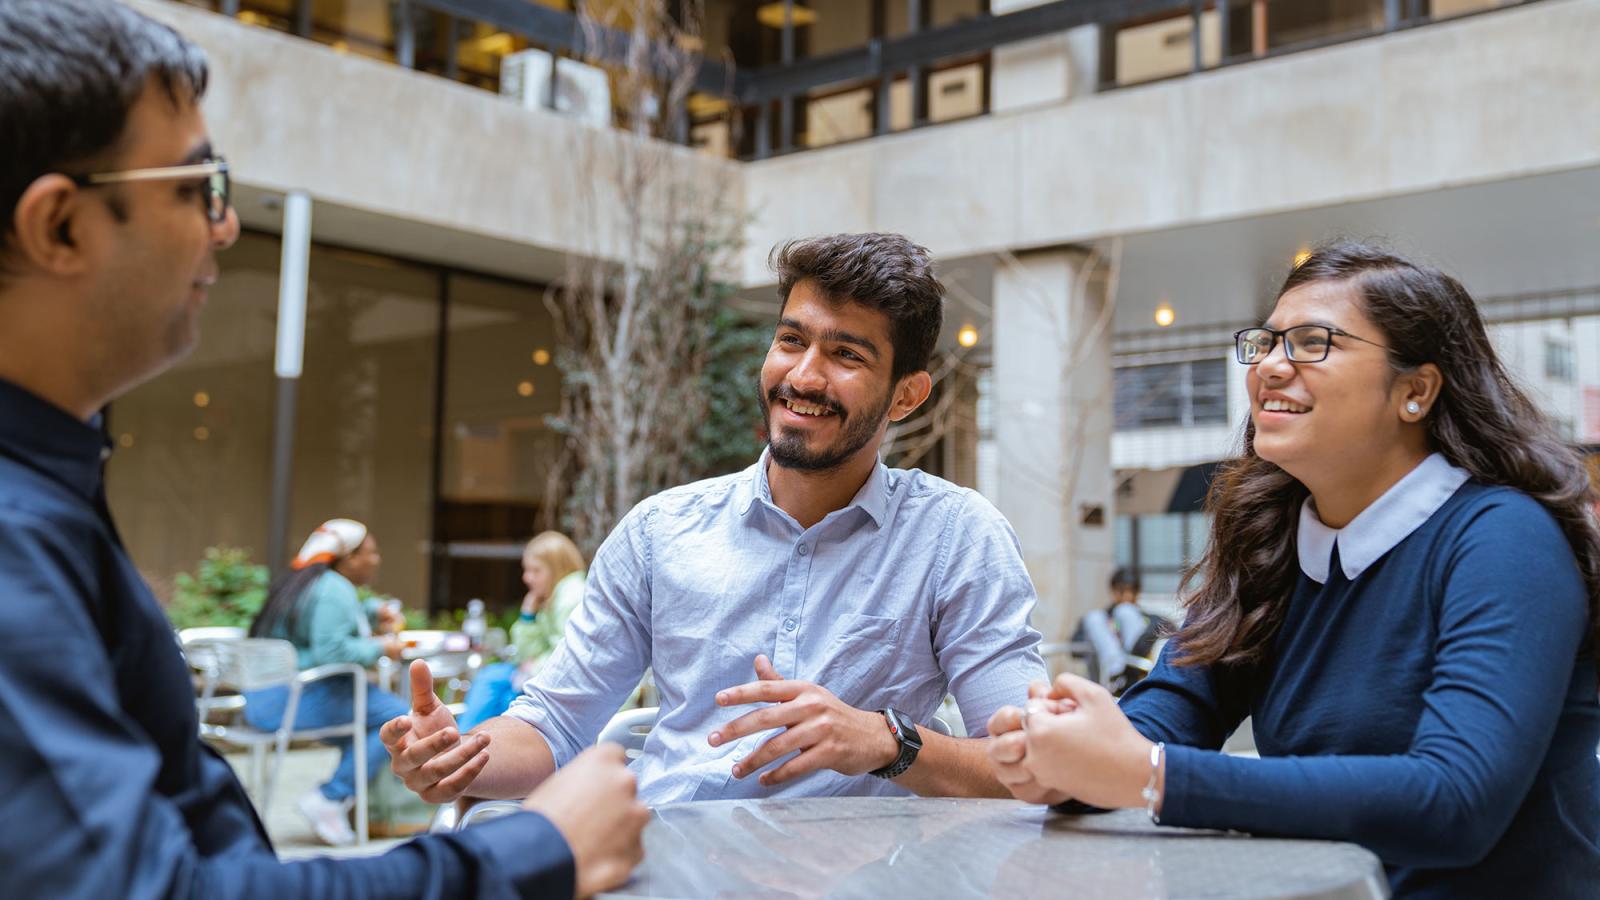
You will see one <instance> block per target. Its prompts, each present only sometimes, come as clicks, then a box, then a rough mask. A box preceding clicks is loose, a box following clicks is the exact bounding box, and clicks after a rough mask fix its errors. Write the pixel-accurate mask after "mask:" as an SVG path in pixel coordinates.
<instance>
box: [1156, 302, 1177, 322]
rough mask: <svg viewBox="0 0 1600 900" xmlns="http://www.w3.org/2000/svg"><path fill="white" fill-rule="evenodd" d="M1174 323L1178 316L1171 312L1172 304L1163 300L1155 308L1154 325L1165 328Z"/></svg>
mask: <svg viewBox="0 0 1600 900" xmlns="http://www.w3.org/2000/svg"><path fill="white" fill-rule="evenodd" d="M1176 321H1178V314H1177V313H1176V312H1174V311H1173V309H1172V304H1170V303H1168V302H1166V301H1165V300H1163V301H1161V305H1160V306H1158V307H1156V324H1157V325H1159V326H1161V327H1162V328H1165V327H1167V326H1168V325H1171V324H1172V323H1173V322H1176Z"/></svg>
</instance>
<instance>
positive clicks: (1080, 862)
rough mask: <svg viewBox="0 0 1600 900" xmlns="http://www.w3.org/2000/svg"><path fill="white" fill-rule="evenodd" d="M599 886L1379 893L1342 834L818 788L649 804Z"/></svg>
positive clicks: (1374, 869) (646, 892)
mask: <svg viewBox="0 0 1600 900" xmlns="http://www.w3.org/2000/svg"><path fill="white" fill-rule="evenodd" d="M644 844H645V861H644V864H643V865H642V866H641V867H640V868H639V869H638V871H637V872H635V873H634V876H633V879H632V880H631V881H630V882H629V883H628V884H627V885H625V886H624V887H622V888H620V889H619V890H617V891H615V892H613V893H611V894H607V895H605V896H609V897H774V898H775V897H861V898H872V900H883V898H945V897H990V896H993V897H1118V898H1123V897H1162V898H1180V897H1229V898H1232V897H1299V898H1330V900H1331V898H1369V897H1387V896H1388V883H1387V881H1386V880H1385V879H1384V874H1383V868H1382V865H1381V864H1380V863H1379V862H1378V858H1377V857H1376V856H1374V855H1373V854H1372V853H1371V852H1370V851H1367V850H1364V849H1362V848H1361V847H1358V846H1355V845H1354V844H1342V843H1334V842H1329V841H1299V840H1284V839H1277V838H1264V837H1250V836H1247V835H1241V834H1236V833H1227V832H1217V831H1198V830H1190V829H1179V828H1167V827H1161V828H1158V827H1157V826H1155V825H1153V824H1151V822H1150V819H1149V817H1148V816H1146V815H1145V813H1144V812H1143V811H1142V810H1119V811H1117V812H1112V813H1105V814H1101V815H1086V816H1065V815H1058V814H1055V813H1051V812H1049V811H1048V810H1047V809H1045V808H1044V807H1042V806H1030V805H1026V804H1022V803H1018V802H1016V801H1013V800H953V799H923V798H900V797H828V798H806V799H797V800H759V801H752V800H714V801H702V802H697V803H680V804H673V805H669V806H663V807H659V808H657V809H656V810H655V812H654V817H653V818H652V820H651V822H650V824H649V826H648V827H647V828H646V829H645V833H644Z"/></svg>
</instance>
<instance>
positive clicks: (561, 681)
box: [506, 500, 654, 766]
mask: <svg viewBox="0 0 1600 900" xmlns="http://www.w3.org/2000/svg"><path fill="white" fill-rule="evenodd" d="M653 509H654V507H653V506H652V501H650V500H646V501H644V502H642V503H640V504H639V505H638V506H636V507H634V508H633V510H632V511H631V512H629V513H628V515H627V516H625V517H624V518H623V520H622V522H621V524H619V525H617V527H616V529H615V530H613V531H612V532H611V534H610V536H609V537H607V538H606V540H605V543H603V544H601V545H600V550H599V552H597V553H596V554H595V558H594V564H593V565H592V566H590V568H589V578H588V582H587V584H586V585H585V590H584V595H583V602H582V603H581V604H580V605H579V606H578V608H577V610H575V611H574V612H573V613H572V618H571V619H570V620H568V622H567V628H566V633H565V634H564V635H563V636H562V639H561V643H560V644H559V645H558V646H557V647H556V650H555V652H554V653H552V654H551V655H550V660H549V662H547V663H545V665H544V666H543V668H541V669H540V670H539V672H538V674H536V675H535V676H534V677H533V678H530V679H528V683H527V685H526V686H524V688H523V692H522V695H521V696H519V697H518V698H517V699H516V700H515V701H514V702H513V703H512V704H511V708H510V709H509V710H507V712H506V715H508V716H511V717H513V718H517V719H521V720H522V721H524V722H527V723H528V724H530V725H532V726H533V727H534V728H536V729H538V731H539V733H540V735H542V736H543V737H544V739H545V742H546V743H547V744H549V745H550V752H551V754H552V755H553V756H554V758H555V762H556V765H557V766H564V765H566V764H567V763H568V762H570V761H571V760H572V758H573V757H574V756H576V755H578V753H579V752H581V751H582V750H583V748H584V747H586V746H588V745H589V744H590V743H592V742H593V741H594V739H595V736H596V735H598V734H599V733H600V729H602V728H604V727H605V724H606V722H607V721H608V720H609V719H610V718H611V716H612V715H613V714H615V713H616V711H617V710H618V709H620V708H621V707H622V702H623V700H624V699H625V698H626V697H627V695H628V694H629V692H631V691H632V690H633V689H634V687H636V686H637V685H638V684H639V679H640V678H641V677H643V675H644V670H645V669H646V668H648V667H649V665H650V601H651V598H650V521H651V513H652V510H653Z"/></svg>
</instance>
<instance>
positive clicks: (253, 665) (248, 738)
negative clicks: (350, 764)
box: [191, 638, 367, 844]
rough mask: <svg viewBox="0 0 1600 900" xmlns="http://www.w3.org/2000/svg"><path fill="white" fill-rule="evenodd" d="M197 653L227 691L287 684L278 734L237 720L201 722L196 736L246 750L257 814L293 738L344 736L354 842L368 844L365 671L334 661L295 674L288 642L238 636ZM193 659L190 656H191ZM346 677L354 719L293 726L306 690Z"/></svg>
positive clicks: (213, 642)
mask: <svg viewBox="0 0 1600 900" xmlns="http://www.w3.org/2000/svg"><path fill="white" fill-rule="evenodd" d="M195 649H196V650H197V651H199V652H200V655H201V656H202V657H204V656H206V655H208V654H209V656H210V657H211V658H212V659H213V660H214V663H212V665H213V666H214V669H213V670H214V672H215V678H214V685H213V686H214V687H225V688H231V689H233V690H235V691H238V692H239V693H240V694H241V695H242V694H245V693H247V692H250V691H258V690H262V689H264V688H269V687H276V686H278V685H287V686H288V688H289V700H288V702H287V704H285V706H284V709H283V721H282V723H281V724H280V725H279V727H278V729H277V730H276V731H262V730H260V729H258V728H254V727H252V726H250V725H248V724H245V723H244V722H243V720H242V716H241V717H237V718H236V720H235V723H234V724H231V725H211V724H208V723H206V722H204V721H202V722H201V724H200V736H201V737H204V738H207V739H209V740H215V741H225V742H227V743H229V744H236V745H239V746H244V747H248V748H250V769H251V782H252V787H253V789H254V791H255V794H256V796H257V797H258V798H260V805H261V815H262V817H263V818H265V817H266V813H267V809H268V808H269V807H270V806H271V804H272V789H273V786H274V785H275V783H276V782H277V778H278V772H279V770H280V769H281V768H282V766H283V757H284V755H285V754H286V753H287V752H288V750H289V742H290V741H291V740H307V741H321V740H326V739H328V738H336V737H348V738H350V739H351V740H352V741H354V743H355V746H354V748H353V750H352V752H354V753H355V759H354V761H355V769H356V797H355V809H356V829H355V831H356V841H357V843H359V844H365V843H366V841H367V754H366V743H367V673H366V670H365V669H363V668H362V667H361V666H359V665H356V664H355V663H335V664H333V665H327V666H317V667H316V668H314V669H307V670H305V671H304V672H301V671H299V663H298V657H297V655H296V653H295V649H294V645H293V644H291V643H289V642H288V641H280V640H274V639H270V638H242V639H237V640H210V641H201V642H197V644H196V647H195ZM191 659H193V657H191ZM343 675H348V676H350V681H351V683H352V684H353V685H354V690H355V698H354V700H355V702H354V716H353V717H352V719H351V721H350V722H348V723H345V724H343V725H330V726H327V727H323V728H300V729H297V728H295V725H294V720H295V715H296V713H297V711H298V709H299V706H300V695H301V692H302V691H303V690H304V689H305V686H306V685H308V684H311V683H313V682H317V681H322V680H324V679H327V678H334V677H338V676H343ZM269 746H271V747H272V748H273V756H272V766H271V768H270V769H266V768H265V762H266V751H267V748H268V747H269Z"/></svg>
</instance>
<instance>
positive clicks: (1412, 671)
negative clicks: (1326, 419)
mask: <svg viewBox="0 0 1600 900" xmlns="http://www.w3.org/2000/svg"><path fill="white" fill-rule="evenodd" d="M1335 553H1337V549H1336V550H1335ZM1290 564H1291V565H1293V564H1294V563H1293V562H1292V561H1291V562H1290ZM1587 629H1588V613H1587V606H1586V599H1585V593H1584V585H1583V582H1582V579H1581V577H1580V575H1579V573H1578V569H1577V566H1576V563H1575V561H1574V558H1573V555H1572V550H1571V547H1570V545H1569V544H1568V543H1567V541H1566V540H1565V538H1564V537H1563V535H1562V532H1561V530H1560V528H1559V526H1558V525H1557V524H1556V522H1555V520H1554V519H1553V518H1552V517H1551V516H1550V514H1549V513H1548V512H1547V511H1546V510H1545V509H1544V508H1543V507H1542V506H1540V505H1539V504H1538V503H1537V502H1536V501H1534V500H1533V499H1531V498H1530V497H1528V496H1527V495H1525V494H1522V493H1520V492H1518V491H1515V490H1511V489H1508V488H1503V487H1488V486H1484V485H1481V484H1476V483H1473V482H1468V483H1466V484H1465V485H1463V486H1462V487H1461V488H1460V489H1459V490H1458V491H1457V492H1456V493H1455V494H1454V495H1453V496H1452V497H1451V498H1450V499H1449V500H1448V501H1446V502H1445V504H1444V505H1443V506H1442V507H1440V508H1439V509H1438V511H1436V512H1435V513H1434V514H1433V515H1432V516H1431V517H1430V518H1429V519H1428V520H1427V521H1426V522H1424V523H1423V524H1422V525H1421V527H1419V528H1417V529H1416V530H1415V531H1413V532H1412V533H1411V534H1410V535H1409V536H1407V537H1406V538H1405V539H1404V540H1402V541H1401V542H1400V543H1399V544H1398V545H1396V546H1395V547H1394V548H1393V549H1391V550H1390V551H1389V552H1388V553H1386V554H1385V555H1383V556H1382V557H1380V558H1379V559H1378V560H1377V561H1376V562H1375V563H1373V564H1372V565H1371V566H1369V567H1368V568H1367V569H1365V570H1364V571H1362V572H1361V573H1360V574H1359V575H1357V576H1356V578H1355V579H1354V580H1353V581H1352V580H1349V579H1347V578H1346V576H1345V574H1344V573H1343V571H1342V570H1341V567H1340V565H1339V563H1338V560H1337V558H1335V560H1334V562H1333V565H1332V566H1331V567H1330V570H1329V577H1328V582H1327V584H1318V583H1317V582H1316V581H1314V580H1312V579H1311V578H1309V577H1307V576H1306V575H1305V574H1304V573H1303V572H1302V573H1301V575H1300V580H1299V583H1298V584H1297V585H1296V587H1295V590H1294V595H1293V597H1292V599H1291V600H1290V603H1289V608H1288V611H1287V614H1286V615H1285V618H1284V622H1283V626H1282V629H1281V630H1280V632H1279V633H1278V635H1277V638H1276V640H1275V643H1274V647H1273V652H1272V655H1271V658H1270V659H1269V660H1268V661H1267V662H1266V663H1265V664H1263V665H1262V666H1260V667H1259V668H1258V669H1257V670H1255V671H1254V672H1253V673H1241V672H1237V671H1230V670H1226V669H1223V668H1221V667H1184V666H1174V665H1172V664H1171V658H1172V656H1173V654H1174V651H1176V650H1177V649H1178V647H1177V645H1176V642H1174V643H1171V644H1169V645H1168V646H1167V651H1166V652H1165V653H1164V654H1163V657H1162V659H1161V661H1160V663H1159V664H1158V665H1157V666H1156V669H1155V670H1154V671H1153V672H1152V673H1151V674H1150V677H1148V678H1146V679H1145V680H1144V681H1142V682H1140V683H1139V684H1138V685H1136V686H1135V687H1134V688H1133V689H1132V690H1130V691H1129V692H1128V694H1127V695H1126V696H1125V697H1124V699H1123V701H1122V706H1123V709H1124V711H1125V712H1126V713H1127V714H1128V717H1129V719H1131V720H1132V722H1133V724H1134V726H1135V727H1136V728H1138V729H1139V731H1140V732H1141V733H1143V734H1144V735H1145V736H1146V737H1148V738H1150V739H1151V740H1161V741H1166V742H1167V744H1168V747H1167V777H1166V793H1165V797H1164V799H1163V803H1162V815H1161V821H1162V823H1163V824H1168V825H1183V826H1192V827H1207V828H1230V829H1238V830H1242V831H1249V832H1256V833H1266V834H1277V835H1285V836H1294V837H1306V838H1326V839H1333V840H1342V841H1353V842H1355V843H1358V844H1361V845H1364V846H1366V847H1367V848H1369V849H1371V850H1372V851H1373V852H1374V853H1376V854H1377V855H1378V856H1379V857H1380V858H1381V859H1382V860H1383V863H1384V866H1385V867H1386V869H1387V871H1388V875H1389V881H1390V885H1391V887H1392V888H1393V889H1394V891H1395V893H1396V894H1399V895H1404V896H1427V897H1470V896H1483V897H1502V896H1528V897H1541V898H1560V897H1585V898H1594V897H1600V761H1597V760H1596V758H1595V751H1596V744H1597V742H1600V704H1597V702H1596V691H1597V688H1596V673H1595V662H1594V658H1593V655H1592V648H1591V647H1590V646H1589V642H1588V641H1586V640H1585V635H1586V633H1587ZM1247 715H1248V716H1253V720H1252V724H1253V726H1254V730H1255V737H1256V746H1257V749H1258V750H1259V751H1260V753H1261V759H1259V760H1256V759H1247V758H1239V757H1231V756H1224V755H1222V754H1220V753H1215V752H1211V751H1214V750H1216V749H1217V748H1219V747H1220V746H1221V745H1222V742H1223V740H1224V739H1225V738H1226V737H1227V736H1228V734H1229V733H1230V732H1232V731H1233V729H1234V728H1235V727H1237V726H1238V724H1239V723H1240V722H1241V721H1242V720H1243V719H1244V717H1245V716H1247Z"/></svg>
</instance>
